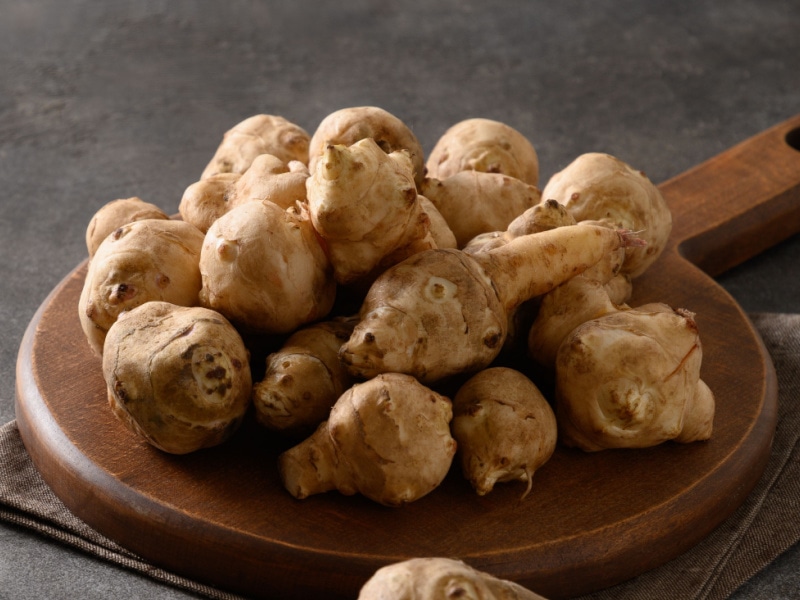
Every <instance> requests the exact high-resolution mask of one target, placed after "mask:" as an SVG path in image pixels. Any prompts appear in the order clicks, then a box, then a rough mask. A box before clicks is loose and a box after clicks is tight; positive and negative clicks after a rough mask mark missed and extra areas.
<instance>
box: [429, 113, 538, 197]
mask: <svg viewBox="0 0 800 600" xmlns="http://www.w3.org/2000/svg"><path fill="white" fill-rule="evenodd" d="M426 167H427V171H428V177H433V178H436V179H446V178H448V177H451V176H452V175H455V174H456V173H458V172H460V171H483V172H485V173H502V174H503V175H508V176H509V177H514V178H516V179H520V180H522V181H524V182H525V183H528V184H530V185H534V186H535V185H538V183H539V157H538V156H537V154H536V150H535V149H534V147H533V145H532V144H531V143H530V141H529V140H528V139H527V138H526V137H525V136H524V135H522V134H521V133H520V132H519V131H517V130H516V129H514V128H513V127H511V126H509V125H506V124H505V123H501V122H500V121H494V120H492V119H465V120H463V121H460V122H458V123H456V124H455V125H453V126H452V127H450V129H448V130H447V131H446V132H445V133H444V135H442V137H441V138H439V140H438V141H437V142H436V145H435V146H434V148H433V150H432V151H431V153H430V155H429V156H428V161H427V163H426Z"/></svg>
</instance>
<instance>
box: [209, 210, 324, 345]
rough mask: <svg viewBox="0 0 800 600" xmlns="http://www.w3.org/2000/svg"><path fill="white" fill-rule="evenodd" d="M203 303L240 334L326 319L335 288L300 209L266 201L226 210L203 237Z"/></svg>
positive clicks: (291, 327)
mask: <svg viewBox="0 0 800 600" xmlns="http://www.w3.org/2000/svg"><path fill="white" fill-rule="evenodd" d="M200 273H201V275H202V283H203V285H202V289H201V290H200V303H201V304H202V305H203V306H205V307H207V308H212V309H214V310H217V311H219V312H220V313H222V314H223V315H225V317H226V318H228V319H229V320H230V321H232V322H233V323H234V324H235V325H236V326H237V327H241V328H242V331H245V332H248V333H261V334H282V333H289V332H291V331H294V330H295V329H297V328H298V327H300V326H302V325H305V324H307V323H311V322H313V321H316V320H318V319H321V318H323V317H325V316H326V315H327V314H328V312H329V311H330V310H331V308H332V306H333V302H334V299H335V296H336V284H335V282H334V281H333V277H332V275H331V269H330V264H329V262H328V259H327V257H326V255H325V252H324V250H323V248H322V246H321V245H320V242H319V239H318V238H317V235H316V233H315V231H314V228H313V227H312V225H311V221H310V220H309V219H308V215H307V213H306V212H305V210H304V209H303V206H302V205H300V204H298V205H297V206H296V207H294V208H292V209H289V210H284V209H282V208H281V207H280V206H278V205H277V204H274V203H272V202H269V201H264V202H257V201H256V202H246V203H244V204H241V205H239V206H237V207H236V208H234V209H233V210H230V211H228V212H227V213H225V214H224V215H223V216H221V217H220V218H219V219H217V220H216V221H214V223H213V225H212V226H211V227H210V228H209V230H208V232H207V233H206V236H205V240H204V241H203V244H202V251H201V253H200Z"/></svg>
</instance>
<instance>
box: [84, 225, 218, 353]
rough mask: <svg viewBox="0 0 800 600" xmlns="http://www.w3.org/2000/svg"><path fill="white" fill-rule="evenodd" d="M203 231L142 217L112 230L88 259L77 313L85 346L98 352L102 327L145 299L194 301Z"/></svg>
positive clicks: (186, 302)
mask: <svg viewBox="0 0 800 600" xmlns="http://www.w3.org/2000/svg"><path fill="white" fill-rule="evenodd" d="M202 245H203V234H202V232H200V231H199V230H198V229H197V228H196V227H194V226H193V225H190V224H189V223H184V222H183V221H175V220H169V219H145V220H142V221H135V222H133V223H128V224H127V225H123V226H122V227H120V228H118V229H116V230H115V231H114V232H113V233H111V234H110V235H109V236H108V237H106V239H105V240H103V242H102V243H101V244H100V246H99V247H98V248H97V252H96V253H95V255H94V257H93V258H92V260H91V262H90V263H89V270H88V272H87V274H86V280H85V281H84V285H83V290H82V291H81V296H80V300H79V311H78V315H79V317H80V321H81V327H82V328H83V331H84V333H85V334H86V338H87V339H88V341H89V345H90V346H91V347H92V349H93V350H94V351H95V352H96V353H97V354H102V352H103V342H104V340H105V336H106V332H107V331H108V329H109V328H110V327H111V325H113V324H114V321H116V320H117V317H118V316H119V315H120V314H121V313H122V312H123V311H126V310H130V309H132V308H135V307H137V306H139V305H140V304H144V303H145V302H148V301H150V300H163V301H165V302H171V303H173V304H179V305H181V306H195V305H196V304H198V302H199V300H198V294H199V292H200V287H201V278H200V266H199V261H200V249H201V248H202Z"/></svg>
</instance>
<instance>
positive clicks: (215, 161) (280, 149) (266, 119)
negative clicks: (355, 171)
mask: <svg viewBox="0 0 800 600" xmlns="http://www.w3.org/2000/svg"><path fill="white" fill-rule="evenodd" d="M310 139H311V138H310V136H309V135H308V133H307V132H306V131H305V130H304V129H303V128H302V127H300V126H298V125H295V124H294V123H291V122H290V121H287V120H286V119H284V118H283V117H280V116H275V115H254V116H252V117H249V118H247V119H245V120H244V121H242V122H241V123H237V124H236V125H234V126H233V127H232V128H231V129H229V130H228V131H227V132H225V135H224V136H223V138H222V142H221V143H220V145H219V147H218V148H217V151H216V152H215V153H214V156H213V157H212V159H211V161H210V162H209V163H208V165H207V166H206V168H205V169H204V170H203V173H202V174H201V175H200V179H206V178H208V177H211V176H213V175H216V174H218V173H244V172H245V171H246V170H247V169H248V167H250V165H251V164H252V162H253V160H254V159H255V158H256V157H257V156H259V155H261V154H272V155H273V156H276V157H278V158H279V159H280V160H282V161H283V162H284V163H289V162H290V161H293V160H297V161H300V162H302V163H304V164H308V144H309V142H310Z"/></svg>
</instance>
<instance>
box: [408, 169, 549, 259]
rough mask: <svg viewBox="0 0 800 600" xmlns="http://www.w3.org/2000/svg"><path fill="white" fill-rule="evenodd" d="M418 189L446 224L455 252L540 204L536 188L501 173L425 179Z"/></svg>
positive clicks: (474, 172)
mask: <svg viewBox="0 0 800 600" xmlns="http://www.w3.org/2000/svg"><path fill="white" fill-rule="evenodd" d="M420 189H421V193H422V194H423V195H424V196H425V197H426V198H428V199H429V200H430V201H431V202H432V203H433V204H434V206H436V208H437V209H438V210H439V212H440V213H441V214H442V216H443V217H444V219H445V221H447V224H448V225H449V226H450V229H451V230H452V231H453V233H454V234H455V236H456V242H457V244H458V247H459V248H461V247H463V246H465V245H466V244H467V242H469V241H470V240H471V239H472V238H474V237H475V236H477V235H479V234H482V233H488V232H492V231H501V230H504V229H506V227H508V225H509V224H510V223H511V222H512V221H513V220H514V219H515V218H517V217H518V216H519V215H520V214H522V213H523V212H525V211H526V210H528V209H529V208H531V207H532V206H535V205H536V204H538V203H539V202H540V200H541V192H540V191H539V189H538V188H537V187H536V186H533V185H530V184H528V183H525V182H523V181H521V180H519V179H516V178H514V177H509V176H508V175H503V174H501V173H485V172H482V171H473V170H470V171H459V172H458V173H454V174H453V175H451V176H450V177H447V178H446V179H441V180H440V179H435V178H432V177H429V178H426V179H425V181H424V182H423V183H422V186H421V188H420Z"/></svg>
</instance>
